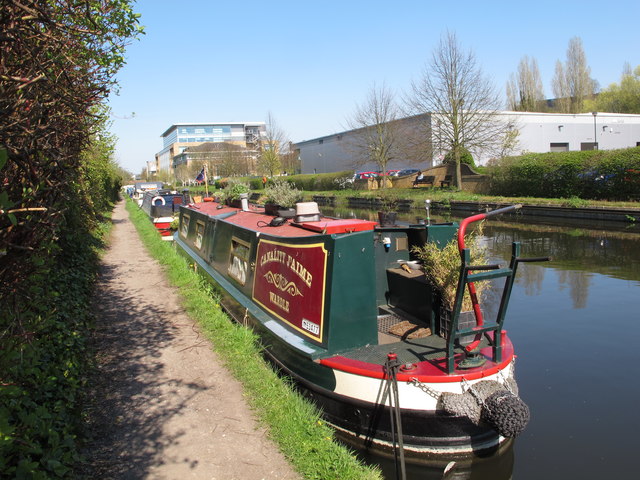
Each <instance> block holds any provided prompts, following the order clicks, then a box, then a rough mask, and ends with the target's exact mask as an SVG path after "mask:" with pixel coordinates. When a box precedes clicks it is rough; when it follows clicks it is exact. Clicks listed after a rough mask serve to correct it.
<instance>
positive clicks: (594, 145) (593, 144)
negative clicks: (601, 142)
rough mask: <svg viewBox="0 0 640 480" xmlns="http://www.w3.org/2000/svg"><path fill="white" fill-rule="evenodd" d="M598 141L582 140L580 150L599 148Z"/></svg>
mask: <svg viewBox="0 0 640 480" xmlns="http://www.w3.org/2000/svg"><path fill="white" fill-rule="evenodd" d="M597 149H598V142H582V143H581V144H580V150H597Z"/></svg>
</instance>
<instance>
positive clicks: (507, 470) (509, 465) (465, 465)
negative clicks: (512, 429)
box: [360, 441, 514, 480]
mask: <svg viewBox="0 0 640 480" xmlns="http://www.w3.org/2000/svg"><path fill="white" fill-rule="evenodd" d="M360 458H361V459H362V460H363V461H365V462H367V463H370V464H375V465H377V466H378V467H379V468H380V469H381V470H382V473H383V474H384V477H385V478H387V479H390V480H391V479H394V480H395V479H396V478H398V477H397V475H396V465H395V463H394V460H393V458H387V459H381V458H371V457H367V456H362V455H360ZM513 465H514V452H513V442H511V441H508V442H506V444H505V445H503V446H502V447H500V449H499V450H497V451H496V452H495V453H493V454H491V455H487V456H482V457H475V458H472V459H465V460H441V461H431V462H424V463H421V464H408V465H407V466H406V474H407V480H418V479H419V480H471V479H473V480H489V479H490V480H509V479H511V478H512V476H513ZM445 472H446V473H445Z"/></svg>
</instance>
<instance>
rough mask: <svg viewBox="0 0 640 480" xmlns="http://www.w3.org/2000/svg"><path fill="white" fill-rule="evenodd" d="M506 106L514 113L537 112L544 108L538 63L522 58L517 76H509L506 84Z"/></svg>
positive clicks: (532, 59)
mask: <svg viewBox="0 0 640 480" xmlns="http://www.w3.org/2000/svg"><path fill="white" fill-rule="evenodd" d="M507 106H508V108H509V109H510V110H513V111H516V112H539V111H541V110H542V109H543V107H544V89H543V88H542V79H541V78H540V70H539V68H538V62H537V61H536V59H535V58H531V59H529V57H528V56H526V55H525V56H524V57H523V58H522V60H520V64H519V65H518V73H517V75H514V74H511V78H510V79H509V82H507Z"/></svg>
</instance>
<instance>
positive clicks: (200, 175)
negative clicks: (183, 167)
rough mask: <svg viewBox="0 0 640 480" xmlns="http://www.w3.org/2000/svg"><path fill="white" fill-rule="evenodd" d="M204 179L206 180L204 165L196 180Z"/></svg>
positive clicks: (201, 180)
mask: <svg viewBox="0 0 640 480" xmlns="http://www.w3.org/2000/svg"><path fill="white" fill-rule="evenodd" d="M203 181H204V167H202V170H200V173H199V174H198V176H197V177H196V182H198V183H200V182H203Z"/></svg>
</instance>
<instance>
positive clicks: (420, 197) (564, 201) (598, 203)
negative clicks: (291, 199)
mask: <svg viewBox="0 0 640 480" xmlns="http://www.w3.org/2000/svg"><path fill="white" fill-rule="evenodd" d="M382 191H383V190H329V191H323V192H305V199H310V198H311V197H312V196H313V195H326V196H335V197H336V200H337V201H338V202H342V201H344V202H345V203H346V199H347V197H365V198H366V197H379V196H381V192H382ZM387 192H388V194H391V195H393V196H394V197H396V198H400V199H409V200H414V201H416V202H419V206H420V207H421V208H422V206H423V205H422V202H423V201H424V199H425V198H429V199H430V200H431V201H432V202H433V203H452V202H478V203H505V204H515V203H522V204H524V205H551V206H558V207H574V208H580V207H600V208H602V207H605V208H636V209H638V208H640V203H639V202H614V201H607V200H585V199H578V198H576V197H572V198H537V197H502V196H497V195H480V194H478V193H472V192H465V191H455V190H448V189H440V188H394V189H388V190H387Z"/></svg>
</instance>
